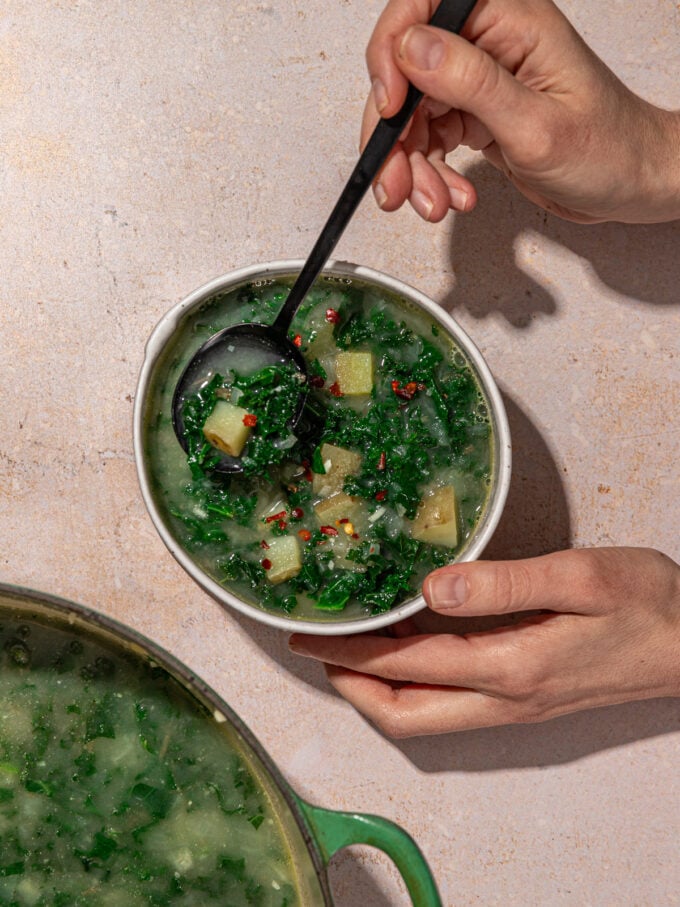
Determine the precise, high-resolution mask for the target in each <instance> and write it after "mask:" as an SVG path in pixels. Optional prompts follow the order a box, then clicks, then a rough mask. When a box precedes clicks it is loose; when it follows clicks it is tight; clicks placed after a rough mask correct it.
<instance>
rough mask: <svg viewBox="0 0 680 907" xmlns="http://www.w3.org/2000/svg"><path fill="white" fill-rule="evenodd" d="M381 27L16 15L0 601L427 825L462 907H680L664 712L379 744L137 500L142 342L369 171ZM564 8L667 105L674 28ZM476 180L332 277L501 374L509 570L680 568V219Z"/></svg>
mask: <svg viewBox="0 0 680 907" xmlns="http://www.w3.org/2000/svg"><path fill="white" fill-rule="evenodd" d="M381 6H382V4H381V2H379V0H365V2H359V0H330V2H321V0H307V2H305V3H302V2H299V0H265V2H261V3H238V2H236V0H222V2H213V0H177V2H174V3H170V2H167V0H166V2H162V0H146V2H129V0H110V2H106V3H104V2H100V0H41V2H39V3H31V2H28V0H4V2H3V3H2V5H1V8H0V200H1V209H0V275H1V279H0V388H1V394H2V405H1V407H0V581H3V582H8V583H14V584H18V585H25V586H29V587H32V588H35V589H39V590H43V591H46V592H51V593H54V594H58V595H61V596H65V597H67V598H70V599H75V600H77V601H80V602H82V603H84V604H87V605H90V606H93V607H95V608H98V609H99V610H101V611H103V612H106V613H107V614H109V615H112V616H114V617H117V618H119V619H120V620H122V621H124V622H125V623H127V624H129V625H131V626H133V627H135V628H136V629H138V630H139V631H141V632H143V633H145V634H146V635H148V636H149V637H151V638H153V639H154V640H156V641H157V642H159V643H161V644H162V645H164V646H166V647H167V648H168V649H170V650H171V651H172V652H173V653H174V654H175V655H176V656H178V657H179V658H180V659H182V660H183V661H184V662H186V663H187V664H189V665H190V666H191V667H192V668H193V669H194V670H196V671H197V672H198V673H199V674H200V675H201V676H202V677H203V678H204V679H205V680H206V681H207V682H208V683H210V684H211V685H212V686H214V687H215V688H216V689H217V690H218V692H220V693H221V694H222V695H223V696H224V697H225V698H226V699H227V700H228V701H229V702H230V703H231V705H232V706H233V707H234V708H235V709H236V711H237V712H239V713H240V714H241V716H242V717H243V718H244V720H245V721H246V722H247V723H248V724H249V725H250V726H251V728H252V729H253V731H254V732H255V734H256V735H257V736H258V737H259V739H260V740H261V742H262V743H263V744H264V746H265V747H266V748H267V749H268V751H269V752H270V754H271V755H272V756H273V758H274V759H275V760H276V761H277V762H278V764H279V765H280V767H281V768H282V770H283V771H284V773H285V774H286V776H287V777H288V778H289V780H290V782H291V783H292V784H293V786H294V787H295V788H296V789H297V790H298V792H299V793H301V794H302V795H304V796H306V797H308V798H309V799H310V800H312V801H314V802H317V803H320V804H322V805H325V806H329V807H337V808H342V809H357V810H362V811H367V812H376V813H380V814H382V815H386V816H388V817H390V818H392V819H394V820H396V821H397V822H399V823H400V824H401V825H403V826H404V827H405V828H406V829H408V830H409V831H410V832H411V833H412V834H413V836H414V837H415V838H416V839H417V841H418V842H419V843H420V845H421V847H422V849H423V850H424V852H425V854H426V856H427V858H428V860H429V861H430V864H431V866H432V868H433V870H434V872H435V875H436V877H437V879H438V881H439V884H440V887H441V892H442V898H443V901H444V903H445V904H446V905H456V907H462V905H496V904H497V905H504V907H507V905H518V907H526V905H550V907H562V905H570V907H571V905H573V907H583V905H596V907H601V905H608V907H609V905H640V907H642V905H650V907H664V905H677V904H680V895H679V894H678V892H679V891H680V869H679V868H678V860H677V853H678V834H679V832H680V806H679V802H678V800H679V795H680V706H679V705H678V702H677V701H670V700H665V701H652V702H645V703H639V704H632V705H627V706H622V707H619V708H607V709H602V710H599V711H597V712H591V713H585V714H580V715H574V716H571V717H567V718H563V719H560V720H556V721H552V722H550V723H548V724H545V725H541V726H535V727H514V728H512V727H511V728H500V729H493V730H485V731H477V732H471V733H464V734H460V735H457V736H453V735H451V736H447V737H443V738H432V739H422V740H415V741H408V742H402V743H394V742H390V741H388V740H386V739H384V738H383V737H382V736H380V735H379V734H378V733H377V732H376V731H375V730H373V729H372V728H371V727H370V726H369V725H368V724H367V723H366V722H365V721H364V720H363V719H362V718H361V717H360V716H359V715H358V714H356V713H355V712H354V711H353V710H352V709H351V708H350V707H349V706H348V705H347V704H346V703H345V702H344V701H342V700H340V699H339V698H338V697H337V696H335V695H334V694H333V693H332V691H331V690H330V688H329V687H328V685H327V683H326V682H325V679H324V676H323V672H322V671H321V670H320V669H319V668H318V667H317V666H316V665H314V664H310V663H308V662H306V661H302V660H299V659H297V658H294V657H293V656H291V655H290V654H289V653H288V649H287V643H286V638H285V635H284V634H282V633H280V632H278V631H274V630H271V629H267V628H264V627H261V626H259V625H256V624H254V623H251V622H248V621H247V620H245V619H244V618H241V617H237V616H235V615H234V614H232V613H228V612H226V611H224V610H223V609H221V608H220V607H219V606H218V605H217V604H216V603H215V602H213V601H212V600H211V599H210V598H208V597H207V596H206V595H204V594H203V593H202V592H201V591H200V590H199V589H198V588H197V587H196V586H195V585H194V584H193V582H192V581H191V580H189V578H188V577H187V576H186V575H185V574H184V573H183V571H182V570H181V569H180V568H179V567H178V566H177V565H176V564H175V562H174V561H173V559H172V558H171V556H170V555H169V554H168V553H167V551H166V549H165V548H164V546H163V545H162V543H161V542H160V541H159V539H158V537H157V535H156V533H155V531H154V529H153V527H152V525H151V523H150V520H149V518H148V516H147V514H146V511H145V509H144V506H143V503H142V500H141V497H140V494H139V491H138V487H137V480H136V475H135V468H134V462H133V454H132V441H131V413H132V401H133V396H134V393H135V383H136V378H137V374H138V370H139V368H140V365H141V362H142V358H143V351H144V343H145V340H146V338H147V337H148V335H149V333H150V331H151V330H152V328H153V326H154V325H155V323H156V322H157V320H158V319H159V318H160V317H161V316H162V315H163V313H164V312H165V311H166V310H167V309H168V308H169V307H170V306H171V305H173V304H174V303H175V302H177V301H178V300H179V299H181V298H182V297H183V296H184V295H186V294H187V293H188V292H189V291H191V290H192V289H194V288H195V287H196V286H198V285H199V284H201V283H203V282H205V281H206V280H208V279H209V278H212V277H214V276H216V275H218V274H221V273H223V272H226V271H228V270H230V269H232V268H234V267H237V266H241V265H246V264H250V263H253V262H258V261H267V260H272V259H276V258H288V257H304V256H305V255H306V254H307V252H308V251H309V249H310V248H311V245H312V242H313V240H314V238H315V236H316V233H317V231H318V230H319V229H320V227H321V225H322V223H323V221H324V220H325V218H326V216H327V214H328V212H329V211H330V209H331V207H332V204H333V203H334V201H335V199H336V197H337V194H338V192H339V191H340V189H341V187H342V185H343V182H344V179H345V178H346V176H347V175H348V174H349V171H350V169H351V167H352V165H353V163H354V161H355V157H356V151H357V140H358V130H359V122H360V114H361V110H362V106H363V98H364V94H365V92H366V88H367V78H366V74H365V70H364V62H363V53H364V47H365V44H366V41H367V39H368V36H369V34H370V31H371V29H372V26H373V23H374V21H375V19H376V17H377V15H378V13H379V10H380V9H381ZM563 7H564V9H565V10H566V11H567V12H568V13H569V14H570V15H571V17H572V18H573V20H574V22H575V23H576V24H577V25H578V27H579V28H580V29H582V31H583V32H584V34H585V35H586V37H587V39H588V40H589V41H590V42H591V43H592V45H593V46H594V47H595V49H596V50H598V52H599V53H601V54H602V55H603V57H604V58H605V60H606V61H607V63H609V65H610V66H611V67H612V68H613V69H614V70H615V71H617V72H619V73H620V74H621V75H622V76H623V77H624V78H625V79H626V80H627V81H628V82H629V83H630V84H631V85H632V87H634V88H635V89H636V90H638V91H639V92H640V93H642V94H644V95H645V96H647V97H649V98H651V99H654V100H655V101H656V102H658V103H660V104H662V105H665V106H669V107H672V106H674V107H679V106H680V81H679V80H678V77H677V76H678V71H679V68H680V41H679V38H680V12H679V10H678V5H677V4H676V3H661V2H650V3H646V4H638V3H634V2H632V0H608V2H601V3H596V4H592V3H586V2H584V0H568V2H564V3H563ZM458 159H459V163H460V166H461V167H462V168H463V169H465V170H466V171H467V172H468V173H471V174H474V176H475V179H476V182H477V185H478V189H479V194H480V204H479V208H478V210H477V211H476V212H475V213H473V214H471V215H469V216H467V217H459V218H458V217H450V218H448V219H447V220H445V221H444V222H443V223H442V224H440V225H437V226H433V225H424V224H422V223H421V222H420V221H419V220H418V219H417V218H416V217H415V215H414V214H413V213H412V212H411V211H410V210H407V209H404V210H403V211H400V212H398V213H396V214H394V215H391V216H387V215H384V214H381V213H380V212H379V211H378V210H377V209H376V207H375V206H374V205H373V204H372V203H371V201H370V200H367V201H366V202H365V203H364V204H363V205H362V207H361V208H360V210H359V212H358V213H357V215H356V218H355V220H354V222H353V223H352V225H351V226H350V229H349V230H348V231H347V233H346V234H345V236H344V237H343V239H342V241H341V243H340V245H339V247H338V249H337V257H339V258H344V259H347V260H350V261H357V262H360V263H362V264H366V265H369V266H372V267H375V268H378V269H380V270H383V271H386V272H388V273H391V274H394V275H395V276H397V277H400V278H402V279H404V280H405V281H407V282H408V283H411V284H414V285H416V286H417V287H419V288H420V289H422V290H423V291H425V292H426V293H428V294H429V295H430V296H431V297H432V298H434V299H435V300H437V301H438V302H440V303H441V304H442V305H444V306H445V307H446V308H447V309H449V310H450V311H451V312H452V313H453V314H454V315H455V317H457V318H458V319H459V320H460V322H461V323H462V324H463V326H464V327H465V328H466V329H467V330H468V332H469V333H470V334H471V335H472V337H473V338H474V340H475V341H476V342H477V344H478V345H479V346H480V348H481V349H482V351H483V353H484V354H485V355H486V357H487V359H488V361H489V364H490V366H491V368H492V370H493V371H494V373H495V375H496V376H497V379H498V381H499V383H500V385H501V387H502V389H503V391H504V394H505V395H506V400H507V403H508V411H509V417H510V422H511V428H512V432H513V437H514V443H515V462H516V466H515V472H514V478H513V485H512V490H511V494H510V500H509V504H508V508H507V512H506V515H505V517H504V519H503V521H502V523H501V526H500V527H499V530H498V533H497V535H496V537H495V539H494V540H493V542H492V546H491V552H490V553H492V554H494V555H502V556H518V555H530V554H535V553H539V552H543V551H546V550H550V549H554V548H557V547H560V546H563V545H566V544H572V545H591V544H619V543H628V544H634V545H638V544H639V545H654V546H657V547H660V548H662V549H663V550H665V551H666V552H667V553H668V554H669V555H671V556H673V557H675V558H678V557H680V542H679V533H678V524H679V520H678V511H679V503H678V502H679V490H680V473H679V471H678V450H679V441H680V426H679V424H678V412H679V410H680V391H679V378H680V366H679V364H678V363H679V362H680V358H679V355H680V341H679V338H680V304H679V303H680V290H679V287H680V256H679V255H678V249H679V247H680V224H678V223H676V224H669V225H662V226H653V227H628V226H621V225H605V226H597V227H591V228H584V227H578V226H575V225H571V224H567V223H563V222H560V221H558V220H556V219H554V218H550V217H548V216H546V215H544V214H543V213H542V212H541V211H538V210H537V209H536V208H535V207H533V206H532V205H530V204H529V203H528V202H526V201H524V200H523V199H522V198H521V197H519V196H518V195H517V194H516V193H515V192H514V190H512V189H511V188H510V187H508V186H506V185H504V184H503V183H502V181H501V180H500V178H499V177H498V175H497V174H496V173H495V172H494V171H492V170H490V169H489V168H488V167H487V166H486V165H485V164H483V163H482V162H481V161H480V160H479V158H477V157H476V156H474V155H472V154H469V153H461V154H459V157H458ZM331 877H332V880H333V884H334V886H335V890H336V892H337V902H338V905H339V907H354V905H356V904H359V903H363V904H366V905H367V907H390V905H395V907H396V905H401V904H406V903H407V900H406V895H405V893H404V889H403V887H402V885H401V883H400V882H399V880H398V879H397V875H396V872H395V871H394V870H393V868H392V866H391V864H389V862H388V861H387V860H386V859H385V858H383V857H382V856H380V855H377V854H376V852H374V851H371V850H367V849H354V850H352V851H350V852H346V853H344V854H343V855H341V856H340V857H337V858H336V859H335V860H334V863H333V867H332V871H331Z"/></svg>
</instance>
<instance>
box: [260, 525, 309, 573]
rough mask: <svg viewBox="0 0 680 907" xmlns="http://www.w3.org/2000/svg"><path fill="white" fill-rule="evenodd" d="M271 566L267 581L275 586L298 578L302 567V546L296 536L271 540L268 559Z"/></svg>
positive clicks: (283, 536)
mask: <svg viewBox="0 0 680 907" xmlns="http://www.w3.org/2000/svg"><path fill="white" fill-rule="evenodd" d="M264 560H267V561H269V563H270V564H271V566H270V567H269V568H268V569H267V579H268V580H269V582H270V583H274V585H276V584H278V583H283V582H285V580H287V579H290V578H291V577H293V576H296V575H297V574H298V573H299V572H300V569H301V567H302V559H301V557H300V545H299V544H298V540H297V539H296V538H295V536H294V535H280V536H277V537H276V538H273V539H270V540H269V548H267V550H266V558H264Z"/></svg>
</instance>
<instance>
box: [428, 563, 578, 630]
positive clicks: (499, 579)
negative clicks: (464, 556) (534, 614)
mask: <svg viewBox="0 0 680 907" xmlns="http://www.w3.org/2000/svg"><path fill="white" fill-rule="evenodd" d="M579 555H580V557H579ZM590 560H592V558H588V557H587V555H586V554H585V553H584V552H574V551H559V552H555V553H554V554H546V555H544V556H543V557H535V558H527V559H524V560H516V561H474V562H470V563H465V564H455V565H452V566H450V567H441V568H440V569H439V570H435V571H433V572H432V573H430V575H429V576H427V577H426V578H425V581H424V583H423V595H424V596H425V600H426V601H427V603H428V605H429V606H430V608H431V609H432V610H433V611H437V612H439V613H441V614H447V615H450V616H454V615H456V616H465V617H468V616H478V615H486V614H510V613H512V612H516V611H541V610H550V611H569V612H575V611H576V612H581V613H589V612H592V611H593V610H594V605H595V601H596V600H595V601H594V600H593V595H592V592H593V585H594V584H593V582H592V580H593V573H594V570H593V567H594V564H591V563H589V561H590Z"/></svg>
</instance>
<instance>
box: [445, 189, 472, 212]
mask: <svg viewBox="0 0 680 907" xmlns="http://www.w3.org/2000/svg"><path fill="white" fill-rule="evenodd" d="M449 198H450V199H451V207H452V208H453V209H454V210H455V211H465V206H466V205H467V200H468V194H467V192H464V191H463V190H462V189H449Z"/></svg>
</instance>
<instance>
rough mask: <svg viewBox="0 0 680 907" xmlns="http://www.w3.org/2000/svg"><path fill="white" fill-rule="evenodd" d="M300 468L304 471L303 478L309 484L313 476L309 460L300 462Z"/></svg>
mask: <svg viewBox="0 0 680 907" xmlns="http://www.w3.org/2000/svg"><path fill="white" fill-rule="evenodd" d="M302 468H303V469H304V477H305V479H307V481H308V482H311V481H312V479H313V478H314V476H313V475H312V464H311V463H310V462H309V460H303V461H302Z"/></svg>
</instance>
